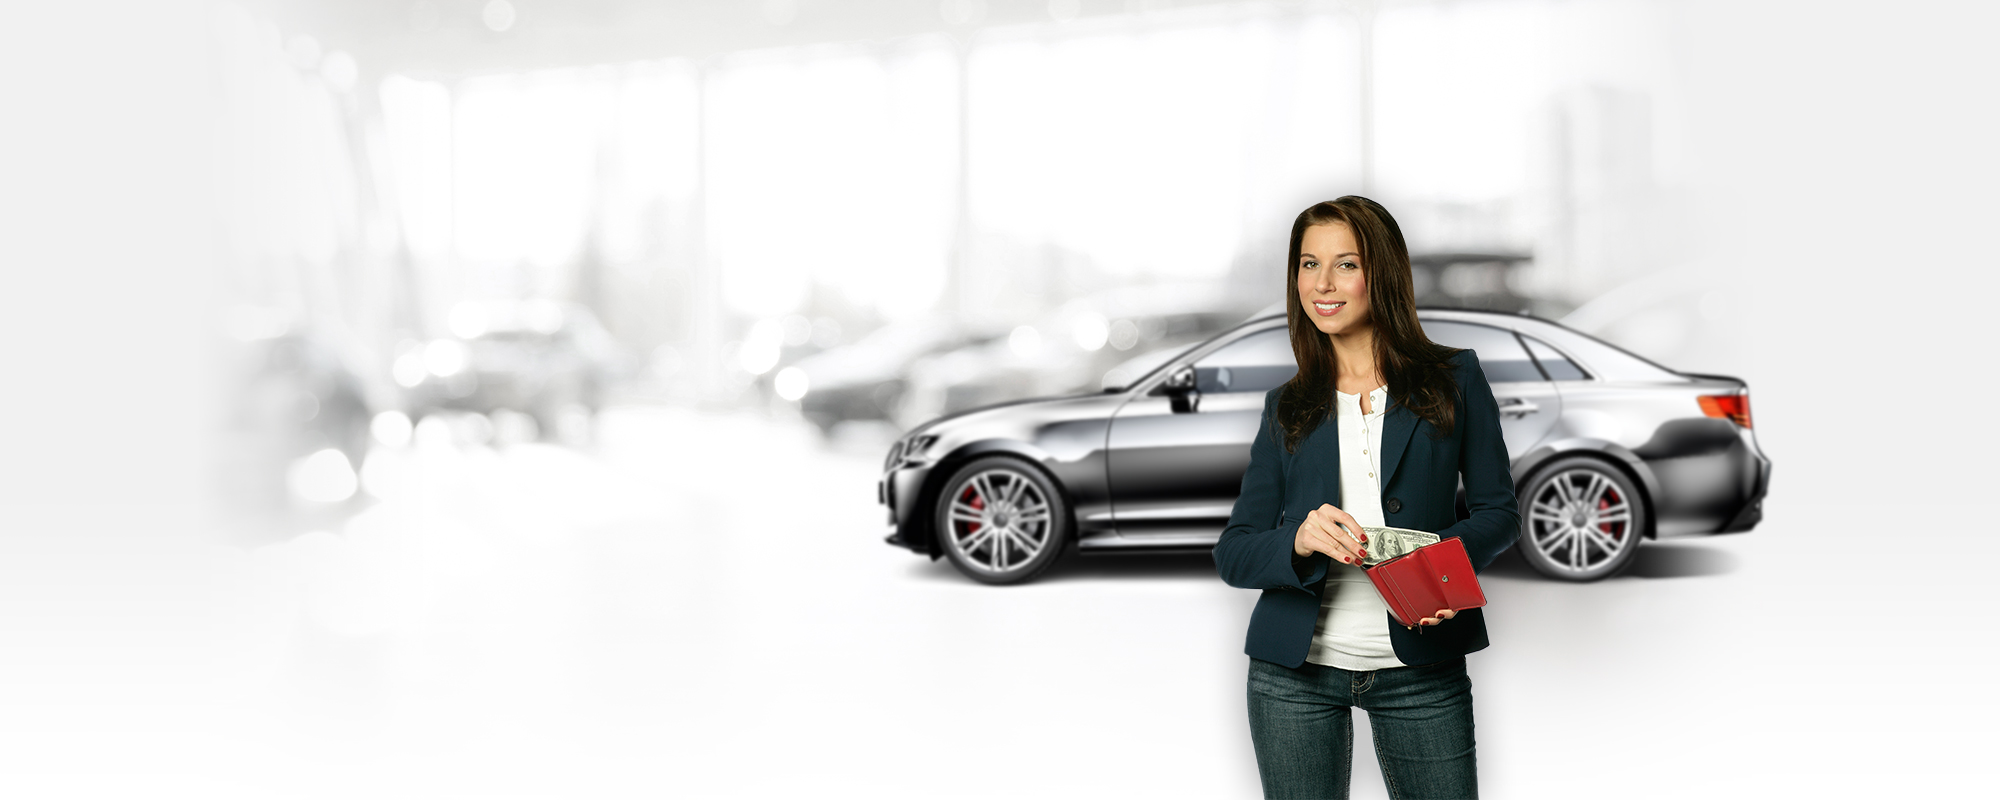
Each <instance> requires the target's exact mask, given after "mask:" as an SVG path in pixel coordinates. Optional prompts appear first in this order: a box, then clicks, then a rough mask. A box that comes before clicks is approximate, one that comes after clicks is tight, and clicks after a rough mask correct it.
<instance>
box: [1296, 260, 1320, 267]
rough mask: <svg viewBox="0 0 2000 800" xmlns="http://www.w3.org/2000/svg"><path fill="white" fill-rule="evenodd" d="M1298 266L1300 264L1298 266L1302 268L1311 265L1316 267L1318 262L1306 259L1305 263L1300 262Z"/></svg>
mask: <svg viewBox="0 0 2000 800" xmlns="http://www.w3.org/2000/svg"><path fill="white" fill-rule="evenodd" d="M1299 266H1300V267H1303V268H1305V269H1312V268H1313V267H1317V266H1319V262H1317V261H1308V262H1306V263H1304V264H1300V265H1299Z"/></svg>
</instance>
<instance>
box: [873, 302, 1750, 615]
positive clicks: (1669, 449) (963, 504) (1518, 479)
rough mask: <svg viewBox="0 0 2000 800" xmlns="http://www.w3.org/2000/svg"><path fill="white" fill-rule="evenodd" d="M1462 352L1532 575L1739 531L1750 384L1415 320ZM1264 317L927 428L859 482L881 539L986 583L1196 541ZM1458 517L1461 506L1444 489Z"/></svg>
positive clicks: (1236, 438)
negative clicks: (1508, 481)
mask: <svg viewBox="0 0 2000 800" xmlns="http://www.w3.org/2000/svg"><path fill="white" fill-rule="evenodd" d="M1418 316H1419V318H1420V319H1421V320H1422V322H1423V326H1424V331H1425V333H1426V334H1427V335H1429V337H1430V338H1431V339H1432V340H1434V341H1437V342H1439V343H1441V344H1445V345H1448V346H1452V347H1465V348H1472V349H1473V350H1474V351H1476V353H1477V354H1478V357H1479V360H1480V363H1481V366H1482V367H1483V369H1484V371H1485V373H1486V377H1487V381H1488V382H1489V384H1491V386H1492V389H1493V394H1494V396H1495V398H1496V399H1497V400H1498V401H1499V403H1500V412H1501V425H1502V429H1503V434H1504V436H1505V438H1506V442H1507V449H1508V456H1509V457H1510V459H1511V461H1512V465H1513V475H1514V480H1515V485H1516V489H1517V492H1518V496H1519V498H1520V504H1521V516H1522V531H1521V537H1520V544H1521V546H1522V547H1521V550H1522V554H1523V556H1524V557H1525V559H1526V560H1527V561H1528V563H1529V564H1530V565H1532V566H1533V567H1534V568H1535V569H1536V570H1538V571H1539V572H1541V573H1542V574H1544V575H1547V576H1550V577H1553V578H1558V579H1563V580H1577V581H1588V580H1597V579H1601V578H1605V577H1608V576H1611V575H1614V574H1616V573H1617V572H1618V571H1620V570H1622V569H1623V568H1624V567H1625V566H1626V565H1627V564H1629V563H1630V562H1631V560H1632V557H1633V554H1634V553H1635V552H1636V549H1637V548H1638V546H1639V543H1640V541H1641V540H1643V539H1652V538H1659V537H1671V536H1683V535H1699V534H1712V533H1728V532H1735V531H1745V530H1749V529H1751V528H1752V527H1754V526H1755V525H1756V524H1757V522H1758V521H1759V520H1760V519H1761V516H1762V499H1763V497H1764V494H1765V490H1766V488H1767V486H1768V485H1769V482H1770V473H1771V462H1770V460H1769V459H1768V458H1766V457H1765V456H1764V455H1763V452H1762V451H1761V449H1760V448H1759V447H1758V444H1757V440H1756V437H1755V435H1754V434H1753V433H1752V431H1751V427H1750V397H1749V388H1748V386H1747V385H1746V384H1745V383H1744V382H1743V381H1741V380H1739V379H1736V378H1731V377H1727V376H1720V375H1700V374H1694V373H1683V372H1676V371H1674V370H1671V369H1668V368H1666V367H1662V366H1659V365H1657V364H1654V363H1652V362H1650V361H1647V360H1646V359H1644V358H1640V357H1639V356H1636V355H1633V354H1631V353H1629V352H1626V351H1624V350H1622V349H1619V348H1617V347H1615V346H1612V345H1609V344H1606V343H1604V342H1602V341H1599V340H1597V339H1595V338H1592V337H1590V336H1587V335H1585V334H1582V333H1579V332H1577V331H1574V330H1571V329H1569V328H1565V327H1563V326H1561V325H1559V324H1556V323H1553V322H1549V321H1546V320H1542V319H1538V318H1535V317H1531V316H1526V315H1521V314H1504V313H1494V312H1486V311H1474V310H1464V309H1436V308H1425V309H1420V310H1419V311H1418ZM1296 371H1297V366H1296V364H1295V363H1294V361H1293V356H1292V349H1291V343H1290V340H1289V334H1288V332H1287V330H1286V327H1285V317H1284V314H1283V309H1282V307H1281V306H1278V307H1273V308H1270V309H1266V311H1265V312H1262V313H1260V314H1259V315H1258V316H1255V317H1253V318H1252V319H1251V320H1249V321H1248V322H1245V323H1243V324H1241V325H1239V326H1237V327H1235V328H1233V329H1231V330H1228V331H1226V332H1224V333H1222V334H1220V335H1218V336H1215V337H1213V338H1211V339H1209V340H1207V341H1205V342H1203V343H1201V344H1199V345H1197V346H1195V347H1193V348H1190V349H1188V350H1186V351H1185V352H1181V353H1179V354H1177V355H1174V356H1173V357H1172V358H1170V359H1166V360H1165V361H1164V363H1162V364H1161V365H1160V366H1159V367H1158V368H1156V369H1154V370H1152V371H1151V372H1149V373H1147V374H1145V375H1143V376H1140V377H1138V378H1137V379H1135V380H1133V381H1132V382H1131V383H1130V384H1129V385H1124V386H1119V387H1114V388H1109V389H1106V390H1105V391H1104V392H1102V393H1099V394H1087V395H1074V396H1069V397H1054V398H1042V399H1033V400H1023V401H1017V402H1013V403H1005V404H1000V405H995V406H991V407H987V408H982V409H976V410H971V411H966V412H963V413H959V414H955V415H950V416H946V417H941V418H938V419H935V420H932V421H930V422H928V423H926V424H924V425H922V426H920V427H918V428H916V429H914V430H912V431H911V432H910V433H908V434H907V435H905V436H904V437H903V438H901V439H899V440H898V441H897V442H895V444H894V445H892V446H891V448H890V451H889V453H888V457H887V459H886V460H885V462H884V464H883V476H882V479H881V481H880V482H879V483H878V484H877V487H876V494H877V500H878V501H879V502H880V503H882V504H884V505H886V506H887V507H888V520H889V532H888V537H887V541H888V542H889V543H890V544H893V545H897V546H900V547H906V548H909V549H911V550H913V551H916V552H918V553H924V554H928V555H930V556H931V557H932V558H938V557H945V558H949V559H950V560H951V562H952V564H953V565H954V566H956V567H957V568H958V569H960V570H961V571H963V572H964V573H966V574H967V575H969V576H971V577H973V578H975V579H977V580H979V581H982V582H985V583H993V584H1004V583H1015V582H1019V581H1023V580H1027V579H1030V578H1032V577H1034V576H1035V575H1036V574H1038V573H1040V572H1041V571H1042V570H1043V569H1045V568H1047V567H1048V566H1049V565H1050V564H1051V563H1053V562H1054V561H1055V560H1056V559H1057V558H1059V557H1061V556H1062V554H1063V553H1065V552H1067V551H1068V550H1070V549H1071V548H1072V547H1073V548H1074V549H1076V550H1077V551H1079V552H1084V553H1109V552H1137V551H1154V552H1158V551H1173V550H1190V551H1194V550H1199V551H1206V550H1208V549H1211V548H1212V547H1213V546H1214V544H1215V541H1216V539H1217V538H1218V537H1219V536H1220V534H1221V532H1222V529H1223V528H1224V527H1225V526H1227V524H1228V519H1229V516H1230V513H1231V511H1232V510H1233V509H1234V506H1235V501H1236V493H1237V490H1238V489H1239V487H1240V486H1241V483H1242V478H1243V472H1244V470H1245V469H1246V468H1247V467H1248V465H1249V460H1250V442H1251V440H1252V439H1253V438H1254V437H1255V434H1256V430H1257V423H1258V420H1259V419H1260V418H1261V416H1262V411H1263V404H1264V394H1265V392H1266V391H1267V390H1269V389H1271V388H1273V387H1276V386H1278V385H1280V384H1282V383H1283V382H1285V381H1286V380H1289V379H1290V378H1291V376H1292V375H1293V374H1294V373H1296ZM1459 501H1460V513H1461V514H1463V513H1464V496H1463V487H1462V486H1461V487H1460V497H1459Z"/></svg>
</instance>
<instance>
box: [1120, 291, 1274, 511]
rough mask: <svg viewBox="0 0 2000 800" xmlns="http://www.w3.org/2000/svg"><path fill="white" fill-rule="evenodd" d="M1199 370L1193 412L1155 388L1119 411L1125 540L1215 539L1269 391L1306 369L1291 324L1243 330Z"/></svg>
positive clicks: (1198, 365)
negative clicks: (1294, 354)
mask: <svg viewBox="0 0 2000 800" xmlns="http://www.w3.org/2000/svg"><path fill="white" fill-rule="evenodd" d="M1181 366H1182V365H1176V366H1173V367H1169V368H1168V370H1167V371H1166V372H1167V373H1168V374H1171V373H1172V372H1174V371H1175V370H1178V369H1180V368H1181ZM1192 366H1193V368H1194V377H1195V381H1194V386H1195V390H1196V392H1197V393H1198V397H1199V400H1198V402H1196V403H1194V404H1193V408H1192V409H1189V410H1184V411H1178V412H1177V411H1175V409H1174V402H1173V397H1172V396H1171V395H1170V394H1169V393H1168V392H1167V391H1166V390H1165V389H1164V388H1162V387H1157V386H1156V387H1155V388H1154V389H1152V390H1151V391H1149V392H1147V393H1146V394H1143V395H1141V396H1138V397H1134V398H1132V399H1131V400H1130V401H1128V402H1127V403H1125V405H1123V406H1121V407H1120V408H1119V409H1118V411H1117V412H1116V413H1115V414H1114V415H1113V416H1112V419H1111V430H1110V433H1109V438H1108V441H1107V448H1106V452H1107V458H1106V471H1107V478H1108V479H1109V483H1110V490H1111V506H1112V518H1113V521H1114V524H1115V525H1116V526H1117V529H1118V535H1119V536H1120V537H1121V538H1126V539H1141V540H1147V541H1149V542H1151V543H1154V544H1159V545H1163V546H1165V545H1181V544H1188V545H1202V544H1213V543H1214V542H1215V539H1216V537H1217V536H1218V535H1219V534H1221V532H1222V529H1223V528H1225V527H1228V525H1229V514H1230V512H1231V511H1232V510H1234V508H1235V505H1236V493H1237V491H1238V490H1240V489H1241V488H1242V486H1243V472H1244V470H1245V469H1246V468H1248V467H1249V466H1250V442H1251V440H1253V439H1255V438H1256V435H1257V422H1258V420H1259V419H1261V418H1262V417H1263V412H1264V393H1265V392H1266V391H1268V390H1270V389H1271V388H1272V387H1275V386H1278V385H1279V384H1282V383H1284V382H1285V381H1288V380H1291V377H1292V375H1293V374H1294V373H1296V372H1298V365H1297V364H1296V363H1295V362H1294V360H1293V358H1292V344H1291V338H1290V333H1289V332H1288V331H1287V330H1286V329H1285V327H1284V326H1282V325H1279V326H1277V327H1266V328H1262V329H1258V330H1254V331H1251V332H1249V333H1247V334H1245V335H1242V336H1238V337H1236V338H1235V339H1233V340H1231V341H1229V342H1228V343H1225V344H1223V345H1222V346H1221V347H1219V348H1216V349H1214V350H1211V351H1209V352H1208V354H1206V355H1203V356H1200V357H1198V358H1197V359H1195V361H1194V362H1193V365H1192Z"/></svg>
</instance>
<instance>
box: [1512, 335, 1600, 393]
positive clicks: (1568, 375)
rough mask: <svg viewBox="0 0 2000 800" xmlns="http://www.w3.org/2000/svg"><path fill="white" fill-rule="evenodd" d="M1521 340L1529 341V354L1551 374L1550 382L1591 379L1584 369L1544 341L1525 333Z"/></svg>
mask: <svg viewBox="0 0 2000 800" xmlns="http://www.w3.org/2000/svg"><path fill="white" fill-rule="evenodd" d="M1521 338H1522V339H1523V340H1525V341H1527V343H1528V352H1531V353H1534V354H1535V360H1536V361H1539V362H1541V364H1542V370H1543V371H1544V372H1547V373H1548V374H1549V380H1556V381H1582V380H1589V379H1590V376H1589V375H1587V374H1585V373H1584V371H1583V368H1582V367H1578V366H1577V365H1576V364H1575V363H1573V362H1571V361H1570V360H1569V357H1568V356H1565V355H1563V354H1562V353H1559V352H1556V349H1555V348H1553V347H1550V346H1548V344H1547V343H1545V342H1543V341H1542V340H1540V339H1537V338H1535V337H1533V336H1529V335H1527V334H1525V333H1524V334H1521Z"/></svg>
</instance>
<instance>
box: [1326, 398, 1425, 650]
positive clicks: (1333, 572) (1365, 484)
mask: <svg viewBox="0 0 2000 800" xmlns="http://www.w3.org/2000/svg"><path fill="white" fill-rule="evenodd" d="M1333 399H1334V402H1333V407H1334V414H1333V417H1334V423H1335V424H1337V425H1339V426H1340V427H1339V428H1337V429H1336V431H1337V432H1338V433H1339V439H1340V501H1341V502H1340V503H1339V506H1340V510H1342V511H1345V512H1347V513H1348V514H1349V515H1351V516H1353V517H1354V521H1356V522H1359V523H1361V524H1362V525H1373V526H1386V525H1388V524H1389V523H1388V522H1387V520H1385V519H1384V518H1383V516H1382V480H1381V478H1379V477H1377V476H1379V475H1381V474H1382V419H1383V416H1382V414H1383V407H1384V406H1386V405H1388V402H1389V390H1388V387H1386V386H1384V387H1377V388H1376V389H1375V391H1372V392H1369V393H1368V408H1369V409H1370V413H1367V414H1363V413H1361V395H1359V394H1348V393H1346V392H1342V391H1338V390H1336V391H1334V393H1333ZM1388 615H1389V606H1388V604H1386V603H1383V602H1382V594H1381V593H1380V592H1377V591H1376V590H1375V584H1374V583H1371V582H1370V581H1369V580H1368V575H1367V573H1364V572H1362V571H1361V568H1360V567H1357V566H1354V565H1352V564H1342V563H1340V562H1338V561H1330V562H1329V563H1328V564H1327V575H1326V589H1325V591H1324V592H1322V593H1321V595H1320V607H1319V622H1318V623H1317V624H1315V625H1314V626H1313V640H1312V649H1310V650H1308V651H1307V652H1306V660H1307V661H1310V662H1312V663H1314V664H1324V665H1327V666H1334V667H1340V668H1341V669H1351V670H1369V669H1382V668H1385V667H1400V666H1403V662H1402V661H1401V660H1399V659H1397V658H1396V648H1395V647H1394V646H1393V645H1391V644H1390V643H1389V616H1388Z"/></svg>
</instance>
